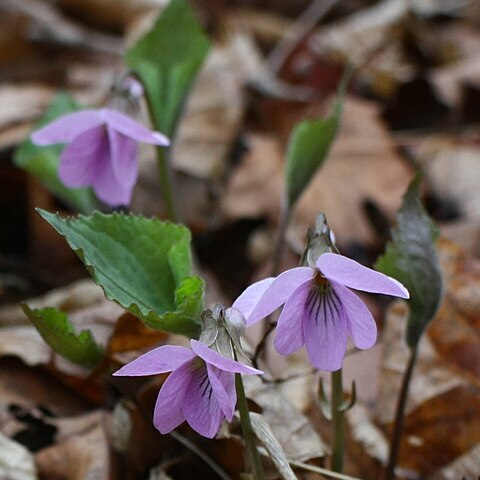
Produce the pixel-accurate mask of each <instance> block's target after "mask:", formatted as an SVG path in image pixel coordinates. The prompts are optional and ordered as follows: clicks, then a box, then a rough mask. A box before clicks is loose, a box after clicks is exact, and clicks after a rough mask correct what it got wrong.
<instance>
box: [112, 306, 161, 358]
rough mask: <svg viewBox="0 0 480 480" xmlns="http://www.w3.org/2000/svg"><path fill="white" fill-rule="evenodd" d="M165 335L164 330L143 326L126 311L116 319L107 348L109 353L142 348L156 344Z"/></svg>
mask: <svg viewBox="0 0 480 480" xmlns="http://www.w3.org/2000/svg"><path fill="white" fill-rule="evenodd" d="M166 337H167V334H166V333H165V332H160V331H158V330H153V329H151V328H149V327H147V326H145V325H144V324H143V322H141V321H140V320H139V319H138V318H136V317H134V316H133V315H132V314H131V313H128V312H127V313H124V314H123V315H122V316H121V317H120V318H119V319H118V321H117V323H116V325H115V330H114V331H113V334H112V335H111V337H110V340H109V342H108V347H107V350H108V352H109V353H110V354H115V353H119V352H126V351H130V350H142V349H145V348H148V347H152V346H154V345H158V344H159V343H160V342H161V341H162V340H163V341H164V340H165V339H166Z"/></svg>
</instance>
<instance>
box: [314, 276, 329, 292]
mask: <svg viewBox="0 0 480 480" xmlns="http://www.w3.org/2000/svg"><path fill="white" fill-rule="evenodd" d="M313 282H314V285H315V287H317V288H318V291H319V293H327V292H328V291H329V290H330V282H329V281H328V280H327V279H326V278H325V277H324V276H323V275H322V274H321V272H319V271H317V272H316V273H315V277H314V280H313Z"/></svg>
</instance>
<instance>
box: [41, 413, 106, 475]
mask: <svg viewBox="0 0 480 480" xmlns="http://www.w3.org/2000/svg"><path fill="white" fill-rule="evenodd" d="M67 422H68V426H67V425H65V420H63V424H64V425H63V427H64V432H63V433H64V436H63V435H62V429H60V431H59V441H58V442H57V443H55V444H53V445H51V446H50V447H47V448H44V449H42V450H40V452H38V453H37V454H36V456H35V460H36V463H37V466H38V470H39V473H40V475H41V476H42V478H49V479H59V480H60V479H62V480H90V479H95V478H101V479H105V480H109V479H113V478H115V475H114V469H113V465H112V458H111V452H110V447H109V436H108V431H109V422H110V417H109V414H108V413H107V412H94V413H93V414H87V415H86V416H82V417H78V418H76V419H69V420H68V421H67ZM58 423H59V425H60V426H61V425H62V421H61V420H59V421H58Z"/></svg>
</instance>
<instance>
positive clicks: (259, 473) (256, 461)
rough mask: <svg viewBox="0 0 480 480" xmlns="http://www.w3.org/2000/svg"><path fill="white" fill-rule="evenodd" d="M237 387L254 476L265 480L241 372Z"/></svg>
mask: <svg viewBox="0 0 480 480" xmlns="http://www.w3.org/2000/svg"><path fill="white" fill-rule="evenodd" d="M235 388H236V390H237V407H238V411H239V413H240V423H241V425H242V432H243V440H244V441H245V444H246V446H247V452H248V458H249V460H250V465H251V468H252V473H253V478H254V479H255V480H264V478H265V477H264V474H263V468H262V462H261V460H260V455H259V453H258V450H257V447H256V446H255V439H254V435H253V430H252V424H251V423H250V412H249V410H248V404H247V397H246V396H245V389H244V388H243V381H242V376H241V375H240V374H239V373H236V374H235Z"/></svg>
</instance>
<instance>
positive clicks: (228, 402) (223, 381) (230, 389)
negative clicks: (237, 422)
mask: <svg viewBox="0 0 480 480" xmlns="http://www.w3.org/2000/svg"><path fill="white" fill-rule="evenodd" d="M207 372H208V378H209V380H210V384H211V385H212V388H213V393H214V395H215V397H216V399H217V402H218V404H219V406H220V409H221V410H222V412H223V414H224V415H225V418H226V419H227V420H228V421H229V422H231V421H232V418H233V412H234V411H235V405H236V403H237V393H236V391H235V374H234V373H232V372H225V371H223V370H220V369H218V368H216V367H214V366H213V365H210V364H209V363H207Z"/></svg>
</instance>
